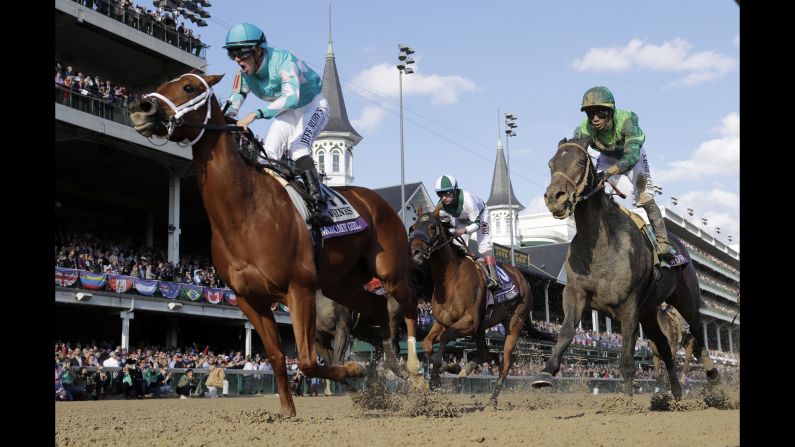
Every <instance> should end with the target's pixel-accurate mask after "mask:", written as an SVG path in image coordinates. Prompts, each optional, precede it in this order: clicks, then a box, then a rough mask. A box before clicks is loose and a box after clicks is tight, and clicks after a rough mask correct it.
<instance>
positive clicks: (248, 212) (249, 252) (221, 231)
mask: <svg viewBox="0 0 795 447" xmlns="http://www.w3.org/2000/svg"><path fill="white" fill-rule="evenodd" d="M222 77H223V76H199V75H195V74H185V75H182V76H180V77H179V78H177V79H174V80H171V81H169V82H166V83H165V84H163V85H161V86H160V87H158V89H157V91H156V93H153V94H149V95H146V96H145V100H144V101H141V102H139V103H136V104H134V105H133V106H132V107H131V108H132V112H133V113H132V114H131V115H130V118H131V120H132V122H133V125H134V126H135V129H136V130H137V131H138V132H140V133H141V134H142V135H144V136H146V137H149V136H152V135H156V136H159V137H164V138H168V139H169V140H171V141H175V142H187V143H188V144H191V145H192V146H193V149H192V150H193V163H194V164H195V166H196V173H197V180H198V182H199V191H200V192H201V196H202V200H203V202H204V208H205V210H206V211H207V216H208V218H209V221H210V228H211V229H212V240H211V247H210V248H211V253H212V258H213V263H214V264H215V266H216V268H217V269H218V272H219V274H220V275H221V278H223V280H224V282H225V283H226V284H228V285H229V287H231V288H232V289H233V290H234V291H235V293H236V294H237V303H238V306H239V307H240V309H241V310H242V311H243V313H244V314H245V315H246V317H247V318H248V319H249V320H250V321H251V323H252V324H253V325H254V328H255V329H256V331H257V333H258V334H259V336H260V338H261V339H262V343H263V345H264V346H265V350H266V351H267V353H268V357H269V358H270V361H271V364H272V365H273V370H274V374H275V375H276V384H277V387H278V389H279V397H280V403H281V411H282V412H283V413H285V414H288V415H295V404H294V403H293V399H292V396H291V395H290V392H289V384H288V381H287V371H286V367H285V357H284V354H283V351H282V346H281V341H280V340H279V331H278V329H277V325H276V320H275V319H274V317H273V312H272V311H271V304H272V303H273V302H276V301H278V302H281V303H283V304H286V305H287V306H288V307H289V308H290V318H291V320H292V326H293V332H294V334H295V343H296V347H297V349H298V366H299V368H301V370H302V371H303V372H304V374H306V375H307V377H320V378H324V379H332V380H336V381H338V382H345V381H346V379H348V378H355V377H362V376H364V374H365V370H364V367H363V366H361V365H359V364H358V363H355V362H348V363H346V364H345V365H344V366H337V365H326V366H320V365H318V364H317V361H316V351H315V291H316V290H317V289H318V288H320V289H322V290H323V294H324V295H326V296H328V297H329V298H331V299H333V300H335V301H337V302H338V303H341V304H343V305H345V306H346V307H348V308H350V309H351V310H354V311H356V312H361V313H364V314H367V315H373V316H374V317H375V318H376V320H377V321H379V324H380V326H381V329H382V331H383V336H384V340H383V345H384V350H385V352H386V357H387V365H388V366H394V365H395V364H396V363H397V362H396V357H395V353H394V350H392V347H391V344H390V340H391V336H390V333H389V322H388V315H387V313H386V312H385V310H386V306H381V305H379V304H378V301H377V300H374V299H372V297H371V296H370V295H371V294H369V293H367V292H366V291H365V290H364V289H363V288H362V285H363V284H365V283H367V282H368V281H370V279H371V278H372V277H373V276H377V277H379V278H380V279H381V281H382V282H383V283H384V287H385V288H386V290H387V291H388V292H389V293H390V294H392V295H393V296H394V297H395V299H397V300H398V302H399V303H400V305H401V308H402V309H403V312H404V317H405V321H406V327H407V331H408V335H409V344H410V346H411V345H412V343H414V338H413V337H414V336H415V335H414V333H415V324H416V312H417V303H416V300H415V298H414V295H413V292H412V290H411V287H410V286H409V283H410V279H409V269H410V266H411V263H410V260H409V252H408V247H407V244H406V231H405V229H404V227H403V224H402V223H401V221H400V218H399V217H398V215H397V214H396V213H395V211H394V210H393V209H392V208H391V207H390V206H389V204H387V203H386V202H385V201H384V200H383V199H382V198H381V197H380V196H379V195H378V194H376V193H375V192H373V191H371V190H369V189H365V188H359V187H353V186H351V187H340V188H336V190H337V191H338V192H339V193H340V194H342V195H343V196H345V198H346V199H347V200H348V201H349V202H350V203H351V204H352V205H353V207H354V208H355V209H356V210H357V211H358V212H359V214H360V215H361V217H362V218H363V219H364V221H365V222H366V223H367V228H366V229H365V230H364V231H361V232H359V233H356V234H352V235H349V236H344V237H339V238H332V239H328V240H326V241H325V243H324V245H323V250H322V253H321V254H320V257H319V259H317V260H316V259H315V257H314V255H313V250H312V241H311V238H310V234H309V232H308V231H307V228H306V224H305V222H304V220H303V219H302V218H301V216H300V215H299V213H298V212H297V211H296V209H295V206H294V205H293V202H292V201H291V200H290V197H289V195H288V193H287V191H286V190H285V188H284V187H282V186H281V185H280V184H279V182H278V181H277V180H276V179H275V178H274V177H273V176H271V175H267V174H263V173H262V172H259V171H257V170H255V169H254V168H253V167H251V165H249V164H247V163H246V162H245V161H244V159H243V157H241V155H240V154H239V153H238V152H237V150H236V149H235V146H234V145H233V142H232V138H231V136H230V133H229V132H227V131H226V130H228V126H227V125H226V123H225V120H224V117H223V115H222V113H221V109H220V107H219V106H218V101H217V100H216V98H215V96H214V95H213V93H212V87H211V86H212V85H214V84H216V83H217V82H218V81H220V80H221V78H222ZM407 366H408V369H409V371H410V372H411V373H416V372H417V371H418V370H419V361H418V360H417V356H416V353H415V352H414V350H412V349H410V350H409V358H408V364H407Z"/></svg>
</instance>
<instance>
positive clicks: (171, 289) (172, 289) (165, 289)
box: [157, 281, 181, 300]
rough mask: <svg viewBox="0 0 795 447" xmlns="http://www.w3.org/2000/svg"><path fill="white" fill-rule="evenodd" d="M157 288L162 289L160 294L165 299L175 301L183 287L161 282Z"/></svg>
mask: <svg viewBox="0 0 795 447" xmlns="http://www.w3.org/2000/svg"><path fill="white" fill-rule="evenodd" d="M157 288H158V289H160V293H161V294H162V295H163V296H164V297H166V298H168V299H172V300H173V299H175V298H176V297H177V296H178V295H179V289H180V288H181V287H180V285H179V284H176V283H173V282H166V281H160V283H159V284H158V285H157Z"/></svg>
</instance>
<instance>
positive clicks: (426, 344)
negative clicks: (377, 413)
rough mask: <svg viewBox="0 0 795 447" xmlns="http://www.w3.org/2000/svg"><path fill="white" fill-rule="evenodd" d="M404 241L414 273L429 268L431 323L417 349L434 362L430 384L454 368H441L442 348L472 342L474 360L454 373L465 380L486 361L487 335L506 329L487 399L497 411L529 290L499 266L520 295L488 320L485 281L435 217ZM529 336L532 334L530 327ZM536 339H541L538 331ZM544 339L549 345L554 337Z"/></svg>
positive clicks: (512, 270)
mask: <svg viewBox="0 0 795 447" xmlns="http://www.w3.org/2000/svg"><path fill="white" fill-rule="evenodd" d="M409 241H410V244H411V255H412V261H413V262H414V264H415V267H416V268H417V269H421V268H423V267H424V266H426V265H428V264H430V270H431V277H432V280H433V297H432V299H431V306H432V309H433V316H434V318H435V319H436V321H435V322H434V323H433V326H432V327H431V330H430V331H429V332H428V335H427V336H425V339H424V340H423V341H422V346H423V349H424V350H425V354H426V355H427V356H428V357H429V358H430V359H431V361H432V362H433V376H434V379H438V375H439V374H440V373H441V372H444V371H449V372H452V373H455V372H456V371H457V367H456V366H454V365H449V366H448V365H447V364H446V363H445V362H444V351H445V347H446V346H447V343H448V342H449V341H450V340H455V339H456V338H459V337H467V336H470V335H471V336H473V338H474V340H475V345H476V346H477V356H476V358H475V359H474V360H472V361H470V362H469V363H467V365H466V366H465V367H464V369H463V370H462V371H461V372H460V373H459V377H466V376H467V375H468V374H469V373H471V372H472V370H473V369H474V368H475V367H477V366H478V364H479V363H481V362H484V361H486V362H488V360H489V352H488V348H487V347H486V335H485V334H486V329H488V328H490V327H492V326H494V325H496V324H498V323H502V324H503V326H505V344H504V345H503V362H502V370H501V372H500V376H499V379H498V380H497V385H496V387H495V388H494V392H493V393H492V395H491V399H490V402H491V404H492V405H496V403H497V396H498V395H499V394H500V390H501V389H502V384H503V382H504V381H505V378H506V377H507V376H508V372H510V370H511V363H512V362H511V354H512V353H513V350H514V347H516V341H517V338H518V337H519V334H520V332H521V331H522V328H523V327H524V324H525V321H527V317H528V316H529V314H530V311H531V310H532V308H533V295H532V292H531V291H530V285H529V284H528V282H527V280H526V279H525V278H524V276H522V274H521V273H520V272H519V270H517V269H516V268H515V267H513V266H511V265H506V264H501V265H500V266H501V267H502V269H503V270H505V272H506V273H507V274H508V276H509V277H510V278H511V280H512V281H513V283H514V284H515V285H516V287H517V288H518V289H519V290H518V292H519V294H518V296H517V297H515V298H514V299H512V300H509V301H505V302H502V303H499V304H494V305H493V307H492V308H491V309H490V312H489V314H488V315H487V314H486V279H485V277H484V276H483V272H482V271H481V269H480V268H479V267H478V266H477V265H476V262H478V261H475V260H474V259H472V258H471V257H465V256H462V255H461V254H459V253H458V252H457V249H454V248H453V247H451V245H450V242H451V241H453V239H452V238H451V236H450V235H449V234H448V227H447V226H446V225H445V224H443V223H442V222H441V221H440V220H439V216H438V215H437V214H436V213H425V214H423V215H422V216H420V218H419V219H418V220H417V223H416V224H414V225H413V226H412V231H411V233H410V234H409ZM528 330H530V331H531V332H532V331H533V328H532V326H530V327H529V328H528ZM535 333H536V334H540V333H539V332H538V331H535ZM545 338H547V339H552V340H554V337H553V336H547V337H545ZM436 340H438V341H439V352H438V353H436V354H434V353H433V342H434V341H436Z"/></svg>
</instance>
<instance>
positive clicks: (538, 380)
mask: <svg viewBox="0 0 795 447" xmlns="http://www.w3.org/2000/svg"><path fill="white" fill-rule="evenodd" d="M554 382H555V378H554V377H552V374H550V373H548V372H541V373H538V374H536V376H535V377H533V378H532V379H531V381H530V385H532V387H533V388H535V389H539V388H546V387H550V386H552V384H553V383H554Z"/></svg>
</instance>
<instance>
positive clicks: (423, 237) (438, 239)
mask: <svg viewBox="0 0 795 447" xmlns="http://www.w3.org/2000/svg"><path fill="white" fill-rule="evenodd" d="M423 218H425V220H426V221H427V220H428V219H429V216H428V215H425V216H423V217H420V220H419V221H420V222H423ZM444 231H445V230H444V228H442V231H441V232H439V234H437V235H436V236H434V237H433V238H431V237H430V236H428V233H426V232H425V231H420V230H414V231H412V232H411V234H409V241H413V240H414V239H419V240H420V241H422V242H423V243H424V244H425V245H426V248H425V249H424V250H423V251H422V261H423V262H427V261H428V259H430V258H431V255H432V254H433V253H434V252H436V251H438V250H440V249H442V247H444V246H445V245H447V244H449V243H450V242H452V241H453V240H455V239H456V237H448V238H444V237H442V233H443V232H444ZM458 238H459V239H460V237H458ZM461 244H462V245H463V240H461Z"/></svg>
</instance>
